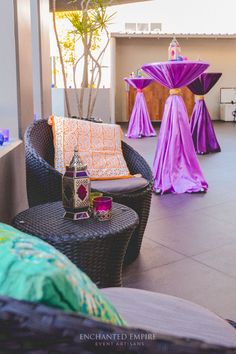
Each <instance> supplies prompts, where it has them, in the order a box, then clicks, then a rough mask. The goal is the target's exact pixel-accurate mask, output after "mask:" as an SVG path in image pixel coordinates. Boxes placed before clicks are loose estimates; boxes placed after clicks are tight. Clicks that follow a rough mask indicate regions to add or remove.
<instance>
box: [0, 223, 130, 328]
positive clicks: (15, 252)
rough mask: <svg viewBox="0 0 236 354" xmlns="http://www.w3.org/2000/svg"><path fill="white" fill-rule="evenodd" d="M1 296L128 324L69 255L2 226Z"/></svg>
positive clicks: (0, 231)
mask: <svg viewBox="0 0 236 354" xmlns="http://www.w3.org/2000/svg"><path fill="white" fill-rule="evenodd" d="M0 295H5V296H9V297H13V298H15V299H18V300H26V301H32V302H39V303H43V304H46V305H48V306H52V307H55V308H59V309H62V310H68V311H73V312H77V313H80V314H83V315H87V316H93V317H96V318H97V319H99V320H101V321H105V322H109V323H112V324H116V325H125V322H124V321H123V319H122V318H121V317H120V315H119V314H118V312H117V311H116V310H115V308H114V307H113V305H112V304H111V303H110V302H109V301H108V300H107V299H106V298H105V297H104V295H103V294H101V293H100V291H99V289H98V288H97V286H96V285H95V284H94V283H93V282H92V281H91V280H90V279H89V278H88V276H87V275H86V274H85V273H83V272H82V271H81V270H79V269H78V268H77V267H76V266H75V265H74V264H73V263H72V262H71V261H70V260H69V259H68V258H67V257H66V256H64V255H63V254H61V253H60V252H59V251H57V250H56V249H55V248H54V247H52V246H50V245H49V244H47V243H46V242H44V241H42V240H40V239H38V238H37V237H34V236H30V235H28V234H25V233H23V232H21V231H18V230H16V229H14V228H13V227H11V226H8V225H5V224H2V223H0Z"/></svg>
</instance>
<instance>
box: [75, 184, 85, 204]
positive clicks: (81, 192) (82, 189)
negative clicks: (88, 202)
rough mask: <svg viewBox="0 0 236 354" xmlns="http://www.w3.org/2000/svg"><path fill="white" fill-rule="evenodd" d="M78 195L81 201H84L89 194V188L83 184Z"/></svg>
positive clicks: (78, 190)
mask: <svg viewBox="0 0 236 354" xmlns="http://www.w3.org/2000/svg"><path fill="white" fill-rule="evenodd" d="M77 194H78V197H79V198H80V199H81V200H84V199H85V198H86V196H87V194H88V191H87V188H86V187H85V186H84V185H83V184H81V185H80V186H79V188H78V189H77Z"/></svg>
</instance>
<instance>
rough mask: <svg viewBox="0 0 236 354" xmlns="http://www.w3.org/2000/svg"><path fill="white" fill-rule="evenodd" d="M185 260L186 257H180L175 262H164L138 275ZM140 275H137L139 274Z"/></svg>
mask: <svg viewBox="0 0 236 354" xmlns="http://www.w3.org/2000/svg"><path fill="white" fill-rule="evenodd" d="M185 258H188V257H186V256H182V258H180V259H176V260H173V261H169V262H166V263H163V264H160V265H156V266H153V267H151V268H147V269H145V270H143V271H141V272H140V273H144V272H146V271H149V270H153V269H158V268H161V267H163V266H166V265H169V264H173V263H176V262H178V261H181V260H183V259H185ZM140 273H139V274H140ZM133 274H134V273H130V275H133Z"/></svg>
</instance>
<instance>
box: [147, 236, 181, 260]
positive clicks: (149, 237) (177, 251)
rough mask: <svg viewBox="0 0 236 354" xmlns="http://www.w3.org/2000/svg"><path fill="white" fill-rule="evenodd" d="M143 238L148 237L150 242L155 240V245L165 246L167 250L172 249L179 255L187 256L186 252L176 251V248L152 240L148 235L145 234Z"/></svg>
mask: <svg viewBox="0 0 236 354" xmlns="http://www.w3.org/2000/svg"><path fill="white" fill-rule="evenodd" d="M145 238H148V240H151V241H152V242H155V243H156V244H157V246H162V247H165V248H167V249H168V250H170V251H172V252H175V253H178V254H179V255H180V256H184V257H188V255H186V254H184V253H182V252H180V251H176V250H174V249H173V248H171V247H169V246H166V245H164V244H163V243H160V242H157V241H154V240H153V239H152V238H150V237H148V236H145Z"/></svg>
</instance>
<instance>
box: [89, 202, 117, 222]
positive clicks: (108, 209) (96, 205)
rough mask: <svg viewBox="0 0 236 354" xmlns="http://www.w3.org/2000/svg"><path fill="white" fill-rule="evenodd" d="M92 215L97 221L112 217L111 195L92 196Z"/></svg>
mask: <svg viewBox="0 0 236 354" xmlns="http://www.w3.org/2000/svg"><path fill="white" fill-rule="evenodd" d="M93 215H94V217H95V218H96V219H98V220H99V221H105V220H110V219H111V217H112V198H111V197H96V198H94V200H93Z"/></svg>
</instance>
